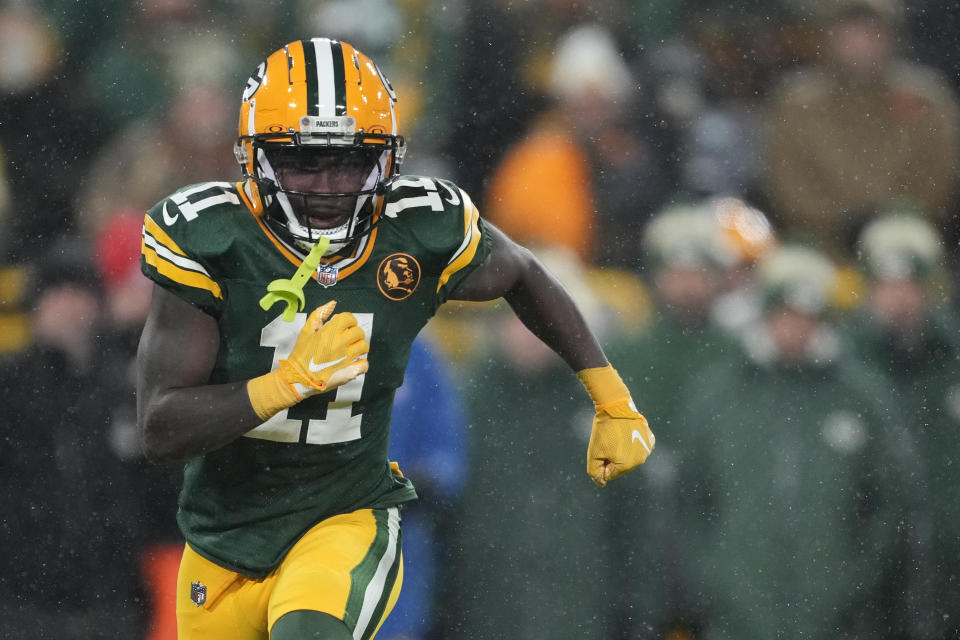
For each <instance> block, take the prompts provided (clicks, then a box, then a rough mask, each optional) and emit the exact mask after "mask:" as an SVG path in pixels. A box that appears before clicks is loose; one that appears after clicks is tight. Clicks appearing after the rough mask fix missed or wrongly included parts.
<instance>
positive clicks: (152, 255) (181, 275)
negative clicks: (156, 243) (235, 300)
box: [143, 244, 223, 300]
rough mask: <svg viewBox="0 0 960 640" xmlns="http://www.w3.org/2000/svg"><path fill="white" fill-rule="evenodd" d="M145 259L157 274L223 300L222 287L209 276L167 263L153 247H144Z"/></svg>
mask: <svg viewBox="0 0 960 640" xmlns="http://www.w3.org/2000/svg"><path fill="white" fill-rule="evenodd" d="M143 259H144V260H146V262H147V264H149V265H150V266H151V267H153V268H154V269H156V270H157V272H158V273H159V274H160V275H162V276H164V277H166V278H169V279H170V280H173V281H174V282H177V283H179V284H182V285H186V286H188V287H194V288H196V289H205V290H207V291H209V292H210V293H211V294H213V297H214V298H218V299H220V300H222V299H223V293H222V292H221V291H220V285H218V284H217V283H216V282H214V281H213V279H212V278H210V277H209V276H205V275H203V274H202V273H197V272H196V271H188V270H186V269H181V268H180V267H178V266H177V265H175V264H173V263H172V262H167V261H166V260H164V259H163V258H161V257H160V256H158V255H157V252H156V251H155V250H154V249H153V247H148V246H146V244H144V245H143Z"/></svg>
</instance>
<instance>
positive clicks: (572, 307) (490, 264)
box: [454, 223, 607, 371]
mask: <svg viewBox="0 0 960 640" xmlns="http://www.w3.org/2000/svg"><path fill="white" fill-rule="evenodd" d="M487 228H488V229H489V230H490V234H491V236H492V240H493V247H492V250H491V252H490V256H489V257H488V258H487V260H486V262H485V263H484V264H483V265H481V266H480V267H478V268H477V269H476V270H475V271H474V272H473V273H471V274H470V275H469V276H468V277H467V279H466V280H464V281H463V283H462V284H461V285H460V286H459V287H458V288H457V290H456V291H455V292H454V297H455V298H456V299H458V300H474V301H480V300H496V299H497V298H500V297H502V298H504V299H505V300H506V301H507V303H508V304H509V305H510V307H511V308H512V309H513V311H514V313H516V314H517V317H518V318H520V320H521V321H523V323H524V324H525V325H526V326H527V328H529V329H530V330H531V331H532V332H533V333H534V335H536V336H537V337H538V338H540V339H541V340H542V341H543V342H544V343H545V344H546V345H548V346H549V347H550V348H551V349H553V350H554V351H555V352H557V354H558V355H559V356H560V357H561V358H563V360H564V361H565V362H566V363H567V364H568V365H570V368H571V369H573V370H574V371H580V370H582V369H588V368H592V367H605V366H606V365H607V359H606V357H605V356H604V355H603V350H602V349H601V348H600V345H599V344H598V343H597V339H596V338H595V337H594V336H593V333H592V332H591V331H590V328H589V327H588V326H587V323H586V321H585V320H584V318H583V314H581V313H580V310H579V309H577V306H576V304H575V303H574V302H573V300H572V299H571V298H570V295H569V294H568V293H567V291H566V289H564V288H563V285H562V284H560V282H558V281H557V279H556V278H555V277H554V276H553V275H552V274H551V273H550V272H549V271H547V269H546V268H545V267H544V266H543V264H541V262H540V261H539V260H538V259H537V258H536V256H534V255H533V253H531V252H530V251H529V250H528V249H526V248H525V247H522V246H520V245H518V244H516V243H515V242H513V241H512V240H511V239H510V238H508V237H507V236H506V235H505V234H504V233H503V232H502V231H500V230H499V229H497V228H496V227H494V226H493V225H492V224H490V223H487Z"/></svg>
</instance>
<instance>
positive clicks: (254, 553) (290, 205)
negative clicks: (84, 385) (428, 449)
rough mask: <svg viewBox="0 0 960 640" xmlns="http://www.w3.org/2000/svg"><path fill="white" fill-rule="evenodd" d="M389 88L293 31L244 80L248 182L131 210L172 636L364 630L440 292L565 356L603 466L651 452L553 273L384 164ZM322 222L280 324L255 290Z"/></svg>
mask: <svg viewBox="0 0 960 640" xmlns="http://www.w3.org/2000/svg"><path fill="white" fill-rule="evenodd" d="M395 102H396V96H395V94H394V92H393V89H392V88H391V86H390V83H389V82H388V81H387V79H386V78H385V77H384V75H383V74H382V73H381V72H380V70H379V69H378V68H377V66H376V65H375V64H374V62H373V61H372V60H371V59H370V58H368V57H367V56H366V55H364V54H363V53H361V52H360V51H358V50H357V49H355V48H354V47H352V46H351V45H349V44H347V43H346V42H339V41H336V40H330V39H326V38H314V39H311V40H301V41H295V42H291V43H289V44H288V45H286V46H284V47H283V48H282V49H280V50H278V51H276V52H274V53H273V54H271V55H270V56H269V57H268V58H267V59H266V60H265V61H264V62H262V63H261V64H260V65H259V66H258V67H257V69H256V70H255V72H254V74H253V75H252V76H251V78H250V79H249V81H248V83H247V87H246V90H245V92H244V94H243V99H242V103H241V107H240V127H239V137H238V140H237V144H236V155H237V160H238V161H239V163H240V164H241V167H242V170H243V179H242V180H241V181H240V182H237V183H230V182H212V183H202V184H195V185H191V186H188V187H185V188H183V189H180V190H179V191H177V192H175V193H174V194H173V195H171V196H170V197H168V198H166V199H164V200H163V201H161V202H159V203H158V204H157V205H155V206H154V207H153V208H152V209H150V211H149V212H148V213H147V215H146V218H145V221H144V229H143V255H142V261H141V265H142V269H143V272H144V273H145V274H146V275H147V276H148V277H149V278H151V279H152V280H153V281H154V283H155V286H154V296H153V301H152V308H151V312H150V316H149V319H148V320H147V323H146V326H145V328H144V332H143V336H142V339H141V343H140V351H139V360H138V402H139V407H138V409H139V416H138V417H139V425H140V429H141V435H142V439H143V443H144V447H145V450H146V453H147V455H148V456H149V457H151V458H152V459H154V460H157V461H164V460H171V461H185V462H186V466H185V471H184V482H183V489H182V493H181V496H180V504H179V510H178V514H177V519H178V523H179V525H180V528H181V530H182V531H183V534H184V536H185V538H186V541H187V545H186V548H185V550H184V555H183V559H182V562H181V568H180V576H179V583H178V592H177V594H176V597H177V616H178V627H179V635H180V638H205V639H209V638H214V639H216V638H223V639H226V638H230V639H232V640H238V639H239V640H243V639H251V640H252V639H254V638H267V637H270V638H273V639H274V640H287V639H292V638H306V637H310V638H344V639H346V638H358V639H359V638H371V637H373V635H374V634H375V633H376V630H377V628H378V627H379V625H380V623H381V622H382V621H383V620H384V618H385V617H386V616H387V614H388V613H389V611H390V609H391V608H392V606H393V603H394V602H395V601H396V598H397V595H398V593H399V588H400V584H401V581H402V574H403V568H402V562H401V554H400V511H399V508H398V507H399V506H400V505H401V504H403V503H404V502H407V501H409V500H413V499H415V498H416V493H415V491H414V488H413V486H412V485H411V483H410V482H409V481H408V480H407V479H405V478H404V477H403V476H402V474H401V473H400V471H399V469H398V467H397V465H396V464H395V463H390V462H388V460H387V443H388V438H389V427H390V424H389V418H390V410H391V404H392V401H393V394H394V391H395V389H396V388H397V387H399V386H400V384H401V382H402V380H403V375H404V368H405V365H406V362H407V358H408V355H409V352H410V346H411V343H412V341H413V339H414V337H415V336H416V335H417V333H418V332H419V331H420V329H421V328H422V327H423V326H424V325H425V324H426V322H427V320H429V318H430V317H431V316H432V315H433V314H434V313H435V312H436V310H437V308H438V307H439V306H440V305H441V304H442V303H443V302H444V301H446V300H448V299H457V300H493V299H496V298H499V297H504V298H505V299H506V300H507V302H508V303H509V304H510V305H511V306H512V308H513V309H514V310H515V312H516V313H517V314H518V316H519V317H520V318H521V319H522V320H523V321H524V323H525V324H526V325H527V326H528V327H529V328H530V329H531V330H532V331H533V332H534V333H535V334H536V335H537V336H539V337H540V338H541V339H542V340H543V341H544V342H545V343H546V344H548V345H549V346H550V347H552V348H553V349H554V350H555V351H556V352H557V353H558V354H559V355H560V356H561V357H562V358H563V359H564V360H565V361H566V362H567V363H568V364H569V365H570V367H571V368H572V369H573V370H574V371H576V372H577V376H578V377H579V378H580V380H581V381H582V382H583V384H584V386H585V387H586V390H587V392H588V394H589V395H590V397H591V399H592V400H593V402H594V403H595V405H596V417H595V420H594V425H593V433H592V435H591V438H590V443H589V446H588V452H587V458H588V460H587V470H588V473H589V474H590V476H591V477H592V478H593V480H594V481H595V482H596V483H597V484H599V485H603V484H605V483H606V482H608V481H609V480H611V479H613V478H616V477H617V476H619V475H621V474H623V473H625V472H627V471H629V470H630V469H632V468H633V467H635V466H637V465H639V464H642V463H643V462H644V460H645V459H646V458H647V456H648V455H649V454H650V452H651V450H652V449H653V446H654V436H653V433H652V432H651V431H650V430H649V428H648V426H647V423H646V420H645V419H644V418H643V416H642V415H640V414H639V413H637V411H636V408H635V406H634V404H633V401H632V400H631V398H630V393H629V391H628V390H627V388H626V387H625V386H624V384H623V383H622V382H621V380H620V378H619V376H618V375H617V373H616V371H614V369H613V368H612V367H611V366H610V364H609V363H608V362H607V360H606V358H605V356H604V354H603V351H602V350H601V348H600V346H599V345H598V343H597V341H596V339H595V338H594V336H593V335H592V334H591V332H590V330H589V329H588V328H587V326H586V324H585V323H584V320H583V318H582V317H581V315H580V313H579V312H578V310H577V308H576V307H575V306H574V303H573V302H572V301H571V299H570V297H569V296H568V295H567V293H566V292H565V291H564V289H563V287H562V286H561V284H560V283H559V282H558V281H557V280H556V279H555V278H553V277H552V276H551V275H550V274H549V273H547V272H546V271H545V269H544V268H543V266H542V265H541V264H540V263H539V262H538V261H537V260H536V259H535V258H534V257H533V256H532V254H531V253H530V252H529V251H527V250H526V249H523V248H521V247H519V246H518V245H516V244H514V243H513V242H512V241H511V240H510V239H508V238H507V237H506V236H505V235H504V234H503V233H501V232H500V231H498V230H497V229H496V228H494V227H493V226H491V225H490V224H488V223H486V222H484V220H483V219H481V218H480V216H479V214H478V212H477V209H476V207H475V206H474V205H473V203H472V202H471V200H470V198H469V197H468V196H467V194H466V193H464V192H463V191H462V190H460V189H459V188H458V187H457V186H456V185H454V184H452V183H450V182H447V181H445V180H439V179H433V178H427V177H416V176H404V175H400V174H399V167H400V164H401V162H402V160H403V155H404V148H405V147H404V140H403V137H402V136H401V135H399V133H398V128H397V119H396V115H395V112H394V105H395ZM318 243H320V244H319V246H320V247H322V246H324V245H326V251H325V254H324V255H323V257H322V259H321V262H320V265H319V266H318V268H317V269H316V270H315V271H314V272H313V273H312V278H311V279H310V280H308V281H307V282H306V285H305V286H304V287H303V290H302V294H303V305H302V307H301V308H300V309H298V313H296V314H295V316H293V319H292V321H290V322H288V321H286V319H285V318H284V314H281V313H280V312H279V311H278V309H277V308H276V307H274V308H266V309H265V308H263V307H261V305H260V304H259V303H258V302H259V301H260V299H261V297H263V294H264V293H265V291H266V287H267V285H268V284H269V283H271V282H272V281H273V280H274V279H276V278H278V277H280V276H283V275H288V274H290V273H291V272H292V271H293V270H295V269H297V268H298V267H299V266H300V265H301V264H302V262H303V261H304V260H305V259H306V257H307V255H308V253H310V252H311V251H312V250H315V247H317V246H318ZM311 255H312V254H311ZM334 306H335V307H336V308H335V309H334ZM334 312H336V313H334ZM520 400H521V399H519V398H515V399H504V400H503V401H504V402H513V401H520ZM545 435H547V434H545Z"/></svg>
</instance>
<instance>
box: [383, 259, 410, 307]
mask: <svg viewBox="0 0 960 640" xmlns="http://www.w3.org/2000/svg"><path fill="white" fill-rule="evenodd" d="M419 284H420V263H418V262H417V260H416V258H414V257H413V256H411V255H410V254H407V253H393V254H390V255H389V256H387V257H386V258H384V259H383V260H382V261H381V262H380V266H379V267H378V268H377V286H378V287H380V292H381V293H382V294H383V295H385V296H386V297H388V298H390V299H391V300H403V299H405V298H408V297H410V295H411V294H412V293H413V292H414V290H416V288H417V285H419Z"/></svg>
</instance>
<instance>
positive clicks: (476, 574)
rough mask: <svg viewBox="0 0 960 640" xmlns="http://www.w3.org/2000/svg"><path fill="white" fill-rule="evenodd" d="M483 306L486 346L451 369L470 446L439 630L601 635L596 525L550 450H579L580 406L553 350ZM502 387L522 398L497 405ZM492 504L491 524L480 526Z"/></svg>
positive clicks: (607, 590)
mask: <svg viewBox="0 0 960 640" xmlns="http://www.w3.org/2000/svg"><path fill="white" fill-rule="evenodd" d="M540 255H541V257H544V256H545V255H546V254H540ZM550 264H551V271H553V270H554V269H555V267H554V266H552V263H550ZM572 290H574V291H583V292H585V293H587V294H588V293H589V290H588V289H586V288H583V287H580V286H577V285H576V284H575V285H574V286H573V287H572ZM592 305H593V303H592V302H589V303H588V302H587V299H586V298H578V306H579V307H580V309H581V310H584V311H585V312H586V315H587V318H588V321H589V320H590V319H591V318H596V317H597V315H602V314H597V313H596V311H597V309H596V308H593V309H592V311H591V307H592ZM488 313H489V314H490V316H489V321H488V323H487V329H488V331H491V332H492V333H493V334H494V335H496V336H497V340H496V345H497V346H496V351H494V352H491V353H490V354H489V357H487V358H483V359H482V360H481V361H480V362H478V363H477V366H475V367H473V368H471V369H470V370H468V371H465V372H464V374H463V377H462V379H463V381H464V388H465V389H467V399H468V401H469V405H468V406H469V417H470V435H471V451H472V452H474V453H473V454H472V459H473V463H472V464H471V466H470V468H469V477H468V481H467V486H466V489H465V491H464V496H463V499H462V501H461V503H460V506H459V508H458V512H457V513H458V516H457V522H458V526H457V532H456V538H455V540H454V544H455V548H456V549H457V550H458V553H457V554H456V555H455V556H454V557H453V560H454V562H455V563H456V576H457V578H458V580H457V585H458V586H459V589H457V591H456V592H455V593H452V594H450V596H451V597H450V600H452V604H450V603H448V605H447V606H451V607H453V609H454V611H456V617H455V618H454V619H452V620H451V621H450V624H449V628H448V629H446V630H445V631H446V633H444V634H442V637H451V638H452V637H457V638H471V639H472V640H487V639H489V640H493V639H497V640H499V639H500V638H502V637H503V635H504V632H503V630H504V629H505V628H508V627H509V628H510V629H511V630H512V631H511V632H510V635H511V637H516V638H570V637H576V638H609V637H613V635H612V627H611V622H612V621H611V619H610V617H609V615H608V610H609V605H610V603H612V602H613V601H614V593H615V590H616V587H615V586H614V585H613V584H612V582H610V581H608V580H607V577H608V576H609V575H611V573H610V572H611V571H612V570H613V569H612V566H613V565H611V564H610V560H609V559H608V558H607V553H608V551H609V549H608V546H607V545H606V544H604V543H602V542H601V541H603V540H604V539H606V538H607V537H608V536H609V535H610V532H609V529H608V523H607V522H606V518H605V514H604V513H603V510H602V509H601V508H600V506H599V505H598V503H597V498H598V495H597V493H596V492H597V489H596V488H595V487H593V486H591V484H590V483H588V482H582V477H583V465H582V464H581V462H580V461H578V460H576V459H575V458H576V457H575V456H570V455H568V454H566V453H564V454H561V453H560V452H561V451H567V452H569V451H571V450H578V449H581V448H583V447H585V446H586V443H587V428H588V425H589V423H590V418H589V415H588V411H587V410H586V409H585V408H584V407H583V406H582V405H581V404H580V403H579V402H578V401H577V396H576V393H575V392H576V389H575V388H573V387H570V388H568V386H567V384H568V381H567V380H566V379H565V378H564V377H563V376H562V375H560V374H561V373H562V371H563V368H562V367H563V364H562V361H561V360H560V359H559V358H557V357H556V356H555V355H553V354H552V352H550V351H549V350H548V349H545V348H543V347H542V345H541V343H540V342H539V341H538V340H537V338H535V337H534V336H533V334H531V333H530V332H529V331H528V330H527V329H526V328H525V327H524V326H523V325H522V324H520V323H519V321H516V320H514V319H513V314H512V313H510V312H509V311H508V310H507V309H505V308H497V309H492V310H489V311H488ZM614 364H616V365H618V366H619V364H620V363H619V362H616V361H614ZM508 390H510V392H511V393H514V394H520V395H521V396H522V397H523V402H520V403H511V404H509V405H505V404H504V403H503V402H501V401H500V398H502V397H504V394H505V393H507V391H508ZM534 420H537V421H545V423H548V424H550V425H551V429H549V433H545V432H542V433H539V434H538V433H535V432H534V431H533V430H532V429H530V428H529V425H530V424H531V421H534ZM493 431H496V432H497V433H496V434H494V433H493ZM554 454H556V455H554ZM548 461H549V462H548ZM630 481H632V480H628V484H629V482H630ZM559 487H563V489H562V491H561V490H560V489H559ZM607 488H609V487H607ZM494 512H495V513H497V514H499V516H498V518H499V521H500V525H499V526H491V522H490V514H491V513H494ZM506 531H508V532H509V535H504V532H506ZM616 562H617V564H618V565H619V563H620V562H621V559H617V560H616ZM574 568H575V569H574Z"/></svg>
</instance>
